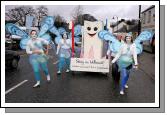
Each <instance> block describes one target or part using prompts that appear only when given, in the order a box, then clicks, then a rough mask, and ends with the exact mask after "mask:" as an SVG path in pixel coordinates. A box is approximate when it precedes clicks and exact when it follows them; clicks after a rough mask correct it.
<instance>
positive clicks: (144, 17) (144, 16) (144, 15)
mask: <svg viewBox="0 0 167 115" xmlns="http://www.w3.org/2000/svg"><path fill="white" fill-rule="evenodd" d="M145 20H146V13H144V14H143V24H145Z"/></svg>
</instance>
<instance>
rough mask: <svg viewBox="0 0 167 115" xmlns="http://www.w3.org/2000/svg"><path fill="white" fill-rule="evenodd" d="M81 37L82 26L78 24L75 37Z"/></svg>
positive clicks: (75, 28)
mask: <svg viewBox="0 0 167 115" xmlns="http://www.w3.org/2000/svg"><path fill="white" fill-rule="evenodd" d="M79 35H82V26H81V25H79V24H78V25H76V26H75V27H74V36H79Z"/></svg>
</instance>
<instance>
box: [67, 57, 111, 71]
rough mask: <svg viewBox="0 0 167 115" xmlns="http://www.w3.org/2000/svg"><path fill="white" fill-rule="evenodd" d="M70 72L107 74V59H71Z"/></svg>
mask: <svg viewBox="0 0 167 115" xmlns="http://www.w3.org/2000/svg"><path fill="white" fill-rule="evenodd" d="M70 68H71V70H72V71H87V72H104V73H108V72H109V60H108V59H87V58H71V65H70Z"/></svg>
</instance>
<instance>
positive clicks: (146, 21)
mask: <svg viewBox="0 0 167 115" xmlns="http://www.w3.org/2000/svg"><path fill="white" fill-rule="evenodd" d="M145 29H148V30H152V31H153V32H155V6H154V5H152V6H150V7H149V8H147V9H146V10H144V11H143V12H141V31H143V30H145Z"/></svg>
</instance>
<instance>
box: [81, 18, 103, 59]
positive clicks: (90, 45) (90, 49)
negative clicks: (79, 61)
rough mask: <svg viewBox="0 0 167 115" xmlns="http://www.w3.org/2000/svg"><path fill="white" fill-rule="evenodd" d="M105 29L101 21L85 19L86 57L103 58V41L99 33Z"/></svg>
mask: <svg viewBox="0 0 167 115" xmlns="http://www.w3.org/2000/svg"><path fill="white" fill-rule="evenodd" d="M101 30H103V23H102V22H101V21H94V22H90V21H84V33H83V37H84V38H83V39H84V46H83V47H84V48H83V49H84V55H83V56H84V58H90V59H101V58H102V50H103V42H102V40H101V39H99V37H98V33H99V32H100V31H101Z"/></svg>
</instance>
